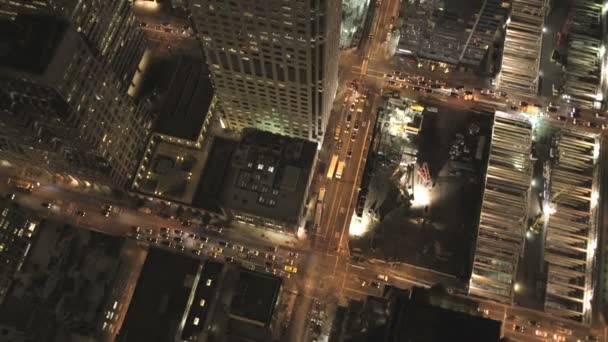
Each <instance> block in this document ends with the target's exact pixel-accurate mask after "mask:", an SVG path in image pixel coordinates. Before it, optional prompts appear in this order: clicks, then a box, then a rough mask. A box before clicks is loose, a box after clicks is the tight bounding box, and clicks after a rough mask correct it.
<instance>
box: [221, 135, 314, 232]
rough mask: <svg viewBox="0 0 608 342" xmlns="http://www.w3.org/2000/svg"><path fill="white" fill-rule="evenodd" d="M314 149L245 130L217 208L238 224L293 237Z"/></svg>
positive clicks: (306, 143) (309, 144)
mask: <svg viewBox="0 0 608 342" xmlns="http://www.w3.org/2000/svg"><path fill="white" fill-rule="evenodd" d="M316 147H317V145H316V144H315V143H313V142H309V141H305V140H302V139H293V138H286V137H281V136H279V135H276V134H271V133H268V132H263V131H258V130H249V129H248V130H246V131H245V132H244V136H243V140H242V141H241V142H240V144H239V146H238V147H237V149H236V150H235V151H234V153H233V154H232V158H231V161H230V166H229V167H228V169H227V170H226V172H225V174H224V175H223V177H224V187H223V190H222V193H221V197H220V202H221V205H222V207H223V209H224V210H225V211H226V212H227V213H229V215H230V216H232V217H234V218H235V219H236V220H237V221H240V222H242V223H247V224H252V225H255V226H258V227H263V228H267V229H274V230H279V231H283V232H285V233H289V234H295V233H296V232H297V230H298V228H300V227H302V226H303V218H304V214H305V210H304V209H305V205H306V198H307V194H308V188H309V186H310V183H311V181H312V176H313V174H314V173H313V170H314V166H315V155H316Z"/></svg>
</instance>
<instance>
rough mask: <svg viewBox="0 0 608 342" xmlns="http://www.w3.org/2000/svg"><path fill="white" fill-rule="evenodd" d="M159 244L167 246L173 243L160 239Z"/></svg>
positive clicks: (171, 245) (169, 246)
mask: <svg viewBox="0 0 608 342" xmlns="http://www.w3.org/2000/svg"><path fill="white" fill-rule="evenodd" d="M160 244H161V245H163V246H165V247H167V248H171V247H173V244H172V243H171V242H169V241H167V240H163V241H161V242H160Z"/></svg>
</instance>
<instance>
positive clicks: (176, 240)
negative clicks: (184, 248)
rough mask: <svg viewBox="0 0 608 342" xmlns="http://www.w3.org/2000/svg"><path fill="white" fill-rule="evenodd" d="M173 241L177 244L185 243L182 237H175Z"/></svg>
mask: <svg viewBox="0 0 608 342" xmlns="http://www.w3.org/2000/svg"><path fill="white" fill-rule="evenodd" d="M173 241H174V242H176V243H183V242H184V238H182V237H181V236H174V237H173Z"/></svg>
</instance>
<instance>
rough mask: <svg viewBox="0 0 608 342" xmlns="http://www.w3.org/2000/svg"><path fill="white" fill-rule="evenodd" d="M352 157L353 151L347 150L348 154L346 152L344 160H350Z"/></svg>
mask: <svg viewBox="0 0 608 342" xmlns="http://www.w3.org/2000/svg"><path fill="white" fill-rule="evenodd" d="M352 156H353V149H352V148H351V149H350V150H348V152H346V158H350V157H352Z"/></svg>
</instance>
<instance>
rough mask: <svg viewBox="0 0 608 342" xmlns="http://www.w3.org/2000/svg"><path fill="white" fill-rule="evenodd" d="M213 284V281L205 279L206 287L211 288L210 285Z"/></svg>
mask: <svg viewBox="0 0 608 342" xmlns="http://www.w3.org/2000/svg"><path fill="white" fill-rule="evenodd" d="M212 282H213V280H211V279H207V282H206V283H205V285H206V286H211V283H212Z"/></svg>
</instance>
